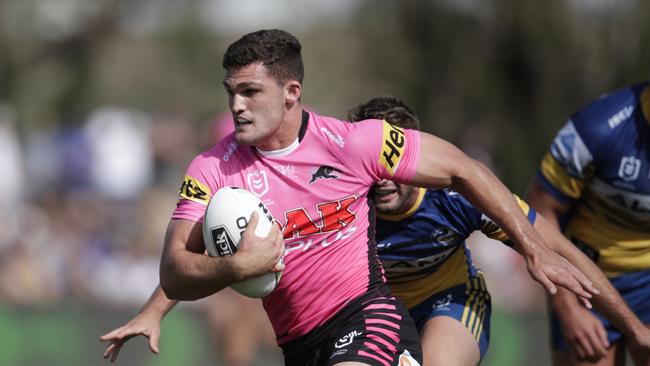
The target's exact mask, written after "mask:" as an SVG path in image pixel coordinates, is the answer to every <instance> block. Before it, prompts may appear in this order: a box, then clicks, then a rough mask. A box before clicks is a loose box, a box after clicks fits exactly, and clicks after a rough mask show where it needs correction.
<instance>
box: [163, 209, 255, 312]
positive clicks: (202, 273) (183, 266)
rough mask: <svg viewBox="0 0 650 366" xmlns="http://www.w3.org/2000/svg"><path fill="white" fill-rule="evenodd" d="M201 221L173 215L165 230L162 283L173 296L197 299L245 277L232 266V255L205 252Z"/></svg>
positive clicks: (170, 296)
mask: <svg viewBox="0 0 650 366" xmlns="http://www.w3.org/2000/svg"><path fill="white" fill-rule="evenodd" d="M201 229H202V225H201V224H200V223H196V222H193V221H189V220H176V219H172V220H171V221H170V222H169V226H168V227H167V232H166V234H165V245H164V248H163V253H162V258H161V260H160V287H161V288H162V289H163V290H164V291H165V294H166V295H167V296H168V297H169V298H170V299H175V300H196V299H199V298H202V297H205V296H208V295H211V294H213V293H215V292H217V291H219V290H221V289H223V288H225V287H227V286H228V285H230V284H232V283H235V282H238V281H241V280H243V278H242V277H239V276H238V275H237V272H236V270H235V269H234V268H233V263H232V260H231V259H232V257H219V258H212V257H209V256H206V255H204V254H203V252H204V251H205V247H204V245H203V234H202V232H201Z"/></svg>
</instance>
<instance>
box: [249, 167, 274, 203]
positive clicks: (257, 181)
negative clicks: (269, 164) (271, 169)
mask: <svg viewBox="0 0 650 366" xmlns="http://www.w3.org/2000/svg"><path fill="white" fill-rule="evenodd" d="M246 182H247V183H248V188H249V190H250V191H251V192H253V194H254V195H256V196H257V197H262V196H263V195H265V194H266V192H268V191H269V180H268V178H267V177H266V172H265V171H263V170H255V171H253V172H251V173H248V174H247V175H246Z"/></svg>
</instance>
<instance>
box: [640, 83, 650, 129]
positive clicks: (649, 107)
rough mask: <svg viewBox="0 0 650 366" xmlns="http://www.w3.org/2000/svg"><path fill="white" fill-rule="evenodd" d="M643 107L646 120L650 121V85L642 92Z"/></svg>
mask: <svg viewBox="0 0 650 366" xmlns="http://www.w3.org/2000/svg"><path fill="white" fill-rule="evenodd" d="M641 109H642V110H643V115H644V116H645V120H646V121H647V122H650V86H646V87H645V89H643V92H642V93H641Z"/></svg>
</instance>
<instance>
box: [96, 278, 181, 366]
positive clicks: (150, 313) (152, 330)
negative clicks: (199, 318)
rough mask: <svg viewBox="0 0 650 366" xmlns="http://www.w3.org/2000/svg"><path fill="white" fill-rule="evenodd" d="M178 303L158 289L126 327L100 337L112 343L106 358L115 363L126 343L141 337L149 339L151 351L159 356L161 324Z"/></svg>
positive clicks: (107, 349) (107, 348) (107, 350)
mask: <svg viewBox="0 0 650 366" xmlns="http://www.w3.org/2000/svg"><path fill="white" fill-rule="evenodd" d="M176 303H177V301H174V300H170V299H169V298H167V296H165V293H164V292H163V291H162V289H161V288H160V286H158V287H156V289H155V290H154V292H153V293H152V294H151V296H150V297H149V300H147V302H146V303H145V304H144V306H143V307H142V310H140V312H139V313H138V315H136V316H135V317H134V318H133V319H131V320H129V322H128V323H126V324H125V325H123V326H121V327H119V328H116V329H113V330H112V331H110V332H108V333H106V334H104V335H103V336H101V337H99V339H100V340H102V341H103V342H110V344H109V345H108V347H106V350H105V351H104V355H103V356H104V358H110V360H111V362H114V361H115V360H116V359H117V356H118V355H119V353H120V349H122V346H123V345H124V343H126V342H127V341H128V340H129V339H131V338H133V337H137V336H139V335H142V336H144V337H147V338H149V349H150V350H151V352H153V353H155V354H158V353H159V352H160V350H159V342H158V340H159V339H160V322H161V321H162V319H163V317H164V316H165V315H166V314H167V313H168V312H169V311H170V310H171V309H172V308H173V307H174V306H175V305H176Z"/></svg>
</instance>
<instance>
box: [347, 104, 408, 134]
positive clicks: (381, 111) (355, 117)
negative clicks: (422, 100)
mask: <svg viewBox="0 0 650 366" xmlns="http://www.w3.org/2000/svg"><path fill="white" fill-rule="evenodd" d="M364 119H383V120H386V122H388V123H390V124H393V125H395V126H397V127H403V128H409V129H412V130H419V129H420V121H419V120H418V117H417V115H416V114H415V111H414V110H413V108H411V107H410V106H409V105H408V104H406V103H405V102H404V101H403V100H401V99H399V98H397V97H392V96H381V97H376V98H372V99H370V100H368V101H367V102H365V103H361V104H359V105H358V106H356V107H352V108H350V109H349V110H348V120H349V121H350V122H358V121H362V120H364Z"/></svg>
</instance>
